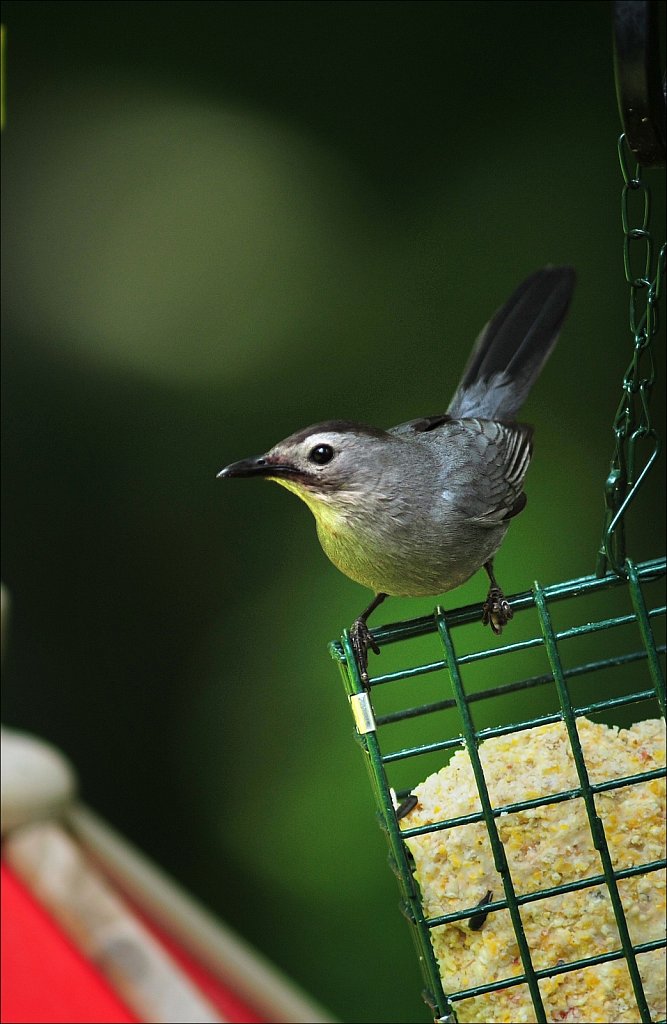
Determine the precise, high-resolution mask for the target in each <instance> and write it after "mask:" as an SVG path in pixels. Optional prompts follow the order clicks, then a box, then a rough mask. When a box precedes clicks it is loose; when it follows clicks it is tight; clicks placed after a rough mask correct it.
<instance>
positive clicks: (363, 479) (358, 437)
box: [218, 420, 396, 521]
mask: <svg viewBox="0 0 667 1024" xmlns="http://www.w3.org/2000/svg"><path fill="white" fill-rule="evenodd" d="M395 443H396V439H395V438H393V437H392V435H391V434H388V433H387V432H386V431H384V430H378V429H376V428H375V427H367V426H364V425H363V424H360V423H352V422H350V421H347V420H328V421H326V422H325V423H316V424H315V425H314V426H311V427H306V428H305V429H304V430H299V431H297V432H296V433H295V434H291V435H290V436H289V437H287V438H285V440H284V441H280V442H279V443H278V444H276V445H274V446H273V448H271V449H270V450H269V451H268V452H266V453H265V454H264V455H259V456H257V457H255V458H249V459H241V461H240V462H233V463H232V464H231V466H227V467H226V468H225V469H223V470H221V471H220V472H219V473H218V477H222V478H223V479H225V478H227V477H250V476H263V477H265V478H266V479H267V480H274V481H275V482H276V483H278V484H281V486H283V487H286V488H287V490H289V491H293V492H294V494H296V495H298V497H299V498H301V499H302V501H305V503H306V504H307V505H308V507H309V508H310V509H311V511H312V512H313V513H314V514H315V517H316V518H317V519H318V521H320V520H321V519H322V518H329V517H331V516H334V517H335V516H337V515H346V514H347V513H348V512H353V511H354V509H355V506H358V505H359V504H364V498H365V496H367V495H369V494H373V493H374V491H375V490H376V489H377V486H378V484H379V481H380V480H381V477H382V473H383V469H384V468H385V467H386V466H387V463H390V461H391V460H389V459H387V449H388V447H390V446H392V445H393V444H395Z"/></svg>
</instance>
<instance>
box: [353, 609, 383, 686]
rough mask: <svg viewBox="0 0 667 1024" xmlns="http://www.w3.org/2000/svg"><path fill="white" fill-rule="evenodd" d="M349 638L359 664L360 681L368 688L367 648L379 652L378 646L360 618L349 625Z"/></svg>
mask: <svg viewBox="0 0 667 1024" xmlns="http://www.w3.org/2000/svg"><path fill="white" fill-rule="evenodd" d="M350 640H351V641H352V650H353V651H354V656H355V658H356V659H357V664H358V666H359V671H360V674H361V681H362V683H363V685H364V688H365V689H368V686H369V682H368V649H369V647H370V649H371V650H372V651H373V652H374V653H375V654H379V653H380V648H379V647H378V645H377V642H376V640H375V638H374V636H373V634H372V633H371V631H370V629H369V628H368V626H367V625H366V623H365V621H364V620H363V619H361V618H359V619H355V620H354V622H353V623H352V625H351V627H350Z"/></svg>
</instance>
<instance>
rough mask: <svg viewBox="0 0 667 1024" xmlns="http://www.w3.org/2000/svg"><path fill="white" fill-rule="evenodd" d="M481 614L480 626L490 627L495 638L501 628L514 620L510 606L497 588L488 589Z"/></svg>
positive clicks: (500, 631)
mask: <svg viewBox="0 0 667 1024" xmlns="http://www.w3.org/2000/svg"><path fill="white" fill-rule="evenodd" d="M482 612H483V614H482V625H483V626H490V627H491V629H492V630H493V632H494V633H495V635H496V636H500V634H501V633H502V631H503V626H506V625H507V623H508V622H509V620H510V619H512V618H514V612H513V611H512V606H511V604H510V603H509V601H508V600H507V598H506V597H505V595H504V594H503V592H502V590H501V589H500V587H498V586H495V587H491V588H490V589H489V593H488V594H487V596H486V601H485V602H484V605H483V606H482Z"/></svg>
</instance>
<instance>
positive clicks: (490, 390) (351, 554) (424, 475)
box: [218, 266, 575, 684]
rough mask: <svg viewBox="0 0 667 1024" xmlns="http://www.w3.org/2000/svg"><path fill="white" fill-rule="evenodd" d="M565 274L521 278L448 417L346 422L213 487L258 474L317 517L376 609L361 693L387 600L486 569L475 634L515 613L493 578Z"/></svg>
mask: <svg viewBox="0 0 667 1024" xmlns="http://www.w3.org/2000/svg"><path fill="white" fill-rule="evenodd" d="M574 283H575V274H574V271H573V269H572V268H571V267H552V266H547V267H545V268H544V269H542V270H538V271H536V272H535V273H534V274H531V276H530V277H528V278H526V280H525V281H523V283H522V284H520V285H519V287H518V288H517V289H516V291H515V292H514V293H513V294H512V295H511V297H510V298H509V299H508V301H507V302H506V303H505V305H504V306H503V307H502V308H501V309H500V310H498V312H497V313H496V314H495V315H494V316H493V318H492V319H491V320H490V321H489V323H488V324H487V325H486V326H485V327H484V329H483V330H482V332H481V334H480V335H479V338H478V339H477V341H476V343H475V345H474V347H473V350H472V353H471V355H470V358H469V359H468V363H467V365H466V367H465V370H464V372H463V376H462V378H461V381H460V383H459V385H458V387H457V389H456V391H455V392H454V397H453V398H452V400H451V402H450V403H449V408H448V410H447V412H446V413H441V414H439V415H436V416H424V417H421V418H420V419H416V420H410V421H409V422H408V423H401V424H399V426H397V427H391V428H390V429H389V430H380V429H378V428H377V427H368V426H365V425H364V424H362V423H354V422H350V421H348V420H327V421H325V422H323V423H316V424H315V425H314V426H312V427H306V428H305V429H304V430H299V431H297V433H295V434H291V435H290V437H288V438H286V439H285V440H284V441H280V442H279V443H278V444H276V445H274V447H273V448H271V449H270V450H269V451H268V452H267V453H266V454H265V455H260V456H258V457H257V458H250V459H243V460H242V461H240V462H234V463H233V464H232V465H231V466H227V468H226V469H223V470H222V471H221V472H220V473H219V474H218V476H220V477H233V476H263V477H266V478H267V479H268V480H275V481H276V483H279V484H282V486H283V487H286V488H287V489H288V490H290V491H293V492H294V493H295V494H296V495H298V497H299V498H301V499H302V500H303V501H305V503H306V505H308V507H309V508H310V510H311V511H312V512H313V514H314V516H315V519H316V522H317V533H318V536H319V539H320V543H321V545H322V547H323V548H324V551H325V552H326V554H327V555H328V556H329V558H330V559H331V561H332V562H333V563H334V565H335V566H337V568H338V569H340V570H341V572H344V573H345V574H346V576H350V577H351V578H352V579H353V580H356V581H357V582H358V583H362V584H363V585H364V586H366V587H370V589H371V590H373V591H374V592H375V595H376V596H375V598H374V600H373V601H372V602H371V604H370V605H369V606H368V608H366V609H365V611H363V612H362V614H361V615H360V616H359V617H358V618H357V619H356V620H355V622H354V623H353V626H352V629H351V637H352V642H353V646H354V650H355V653H356V655H357V658H358V660H359V663H360V667H361V672H362V678H363V680H364V683H365V684H367V683H368V674H367V650H368V647H371V648H372V649H373V650H374V651H376V652H377V653H379V649H378V647H377V645H376V643H375V641H374V639H373V636H372V634H371V633H370V631H369V629H368V626H367V625H366V621H367V619H368V616H369V615H370V614H371V612H372V611H374V609H375V608H377V606H378V605H379V604H380V603H381V602H382V601H383V600H384V599H385V597H387V596H388V595H392V594H393V595H403V596H410V597H417V596H420V595H435V594H441V593H444V592H445V591H447V590H452V589H453V588H454V587H458V586H459V585H460V584H461V583H464V582H465V581H466V580H467V579H469V578H470V577H471V576H472V575H473V574H474V573H476V572H477V570H478V569H480V568H482V566H483V567H484V568H485V569H486V572H487V574H488V577H489V581H490V589H489V592H488V595H487V598H486V602H485V604H484V606H483V619H482V621H483V622H484V624H489V625H490V626H491V629H492V630H493V632H494V633H500V632H501V631H502V628H503V626H504V625H506V623H507V621H508V620H509V619H511V618H512V609H511V607H510V605H509V602H508V601H507V600H506V599H505V595H504V594H503V592H502V590H501V589H500V587H499V586H498V583H497V582H496V579H495V576H494V573H493V556H494V555H495V554H496V552H497V550H498V548H499V547H500V545H501V543H502V541H503V538H504V536H505V534H506V533H507V528H508V526H509V522H510V520H511V519H513V518H514V516H516V515H518V513H519V512H521V511H522V509H523V508H524V507H525V505H526V495H525V494H524V492H523V489H522V488H523V480H524V477H525V475H526V470H527V469H528V464H529V462H530V458H531V454H532V433H533V431H532V428H531V427H530V426H527V425H526V424H524V423H517V422H515V420H514V416H515V415H516V413H517V412H518V411H519V408H520V407H521V405H522V404H523V402H524V401H525V399H526V397H527V395H528V392H529V390H530V388H531V386H532V384H533V382H534V381H535V379H536V378H537V376H538V374H539V373H540V371H541V369H542V367H543V366H544V363H545V362H546V360H547V358H548V357H549V355H550V353H551V351H552V349H553V347H554V345H555V344H556V340H557V338H558V334H559V331H560V329H561V326H562V324H563V321H564V319H565V316H566V314H567V310H568V307H569V304H570V299H571V297H572V292H573V290H574Z"/></svg>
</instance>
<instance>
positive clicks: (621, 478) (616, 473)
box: [596, 134, 665, 577]
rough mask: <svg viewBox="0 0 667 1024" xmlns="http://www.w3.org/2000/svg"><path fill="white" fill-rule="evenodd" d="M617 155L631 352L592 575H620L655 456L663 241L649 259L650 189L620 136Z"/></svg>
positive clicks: (657, 447) (657, 446)
mask: <svg viewBox="0 0 667 1024" xmlns="http://www.w3.org/2000/svg"><path fill="white" fill-rule="evenodd" d="M618 158H619V162H620V165H621V174H622V175H623V189H622V192H621V224H622V227H623V268H624V271H625V280H626V281H627V284H628V286H629V288H630V310H629V324H630V333H631V335H632V338H633V352H632V361H631V362H630V365H629V366H628V368H627V370H626V372H625V376H624V378H623V385H622V387H623V394H622V397H621V401H620V403H619V406H618V409H617V411H616V416H615V417H614V423H613V432H614V437H615V447H614V454H613V458H612V461H611V468H610V472H609V476H608V477H607V482H606V485H605V503H606V512H605V522H604V529H603V533H602V544H601V547H600V551H599V552H598V561H597V569H596V572H597V575H598V576H604V575H605V573H606V572H607V569H608V566H611V569H612V570H613V571H614V572H615V573H616V574H617V575H618V576H623V577H625V576H626V571H625V556H626V550H625V514H626V512H627V510H628V508H629V506H630V504H631V503H632V501H634V499H635V497H636V495H637V492H638V490H639V488H640V486H641V484H642V482H643V480H644V477H645V476H646V474H647V473H648V471H649V470H650V468H651V466H652V465H653V463H654V462H655V461H656V459H657V458H658V456H659V454H660V438H659V436H658V433H657V431H656V429H655V427H654V426H653V424H652V422H651V414H650V410H649V401H650V397H651V389H652V387H653V385H654V383H655V362H654V358H653V348H652V341H653V338H654V336H655V334H656V333H657V330H658V304H659V300H660V296H661V292H662V282H663V279H664V275H665V245H664V244H663V245H662V247H661V249H660V251H659V253H658V258H657V261H655V260H654V244H653V238H652V236H651V231H650V220H651V192H650V189H649V186H648V185H647V183H646V181H645V180H644V179H643V178H642V168H641V167H640V165H639V164H638V163H636V162H635V158H634V156H633V154H632V152H631V150H630V147H629V145H628V142H627V140H626V138H625V134H622V135H621V136H620V138H619V140H618ZM633 225H634V226H633ZM654 263H655V269H654Z"/></svg>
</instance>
